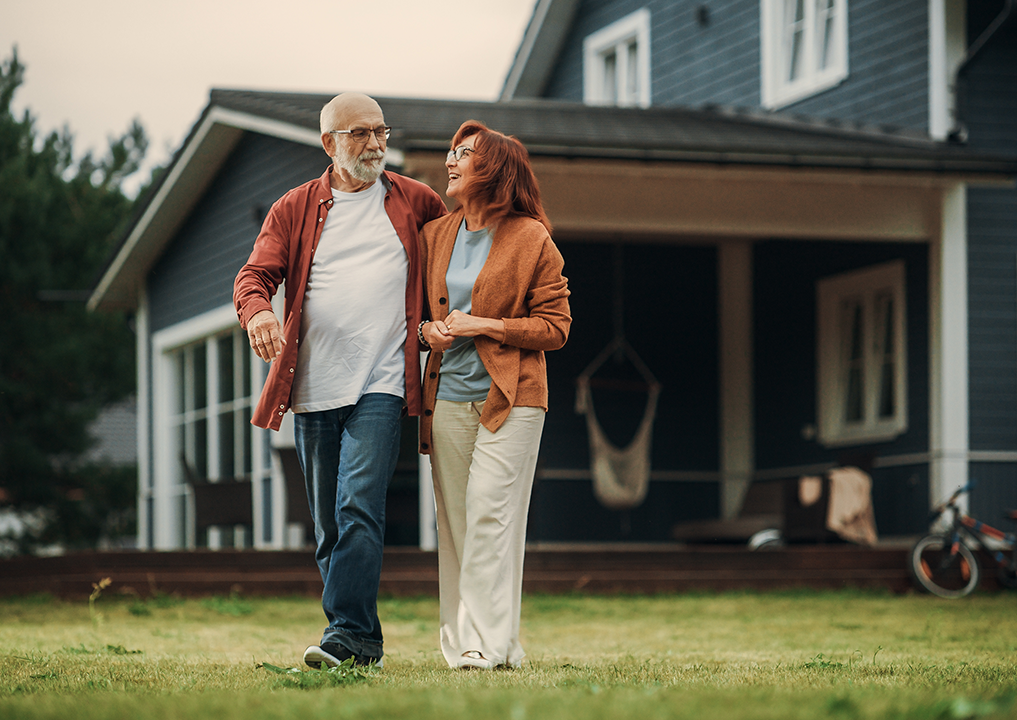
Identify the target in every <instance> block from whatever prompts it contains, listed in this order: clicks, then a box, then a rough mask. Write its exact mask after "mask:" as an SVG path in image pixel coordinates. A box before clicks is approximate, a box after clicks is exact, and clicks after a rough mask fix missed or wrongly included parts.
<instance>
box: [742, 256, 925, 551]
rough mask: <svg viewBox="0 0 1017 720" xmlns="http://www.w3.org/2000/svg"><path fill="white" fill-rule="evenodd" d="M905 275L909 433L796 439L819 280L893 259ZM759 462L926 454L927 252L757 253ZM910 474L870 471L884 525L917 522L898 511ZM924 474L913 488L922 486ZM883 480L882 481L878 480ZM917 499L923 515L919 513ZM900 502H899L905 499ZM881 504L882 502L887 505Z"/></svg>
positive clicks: (903, 528) (811, 404) (806, 411)
mask: <svg viewBox="0 0 1017 720" xmlns="http://www.w3.org/2000/svg"><path fill="white" fill-rule="evenodd" d="M896 259H903V260H904V262H905V264H906V268H907V270H906V272H907V302H908V305H907V338H908V348H907V352H908V411H909V416H908V429H907V431H906V432H905V433H904V434H902V435H901V436H900V437H898V438H897V439H895V440H893V441H891V442H884V443H878V444H867V445H859V446H853V447H837V448H825V447H823V446H822V445H820V444H819V442H818V441H816V440H807V439H805V438H803V437H802V428H803V427H805V426H806V425H815V424H816V422H817V418H816V282H817V280H819V279H820V278H824V277H828V276H830V275H836V274H838V273H842V272H846V271H849V270H853V269H858V268H863V267H867V266H870V265H875V264H877V263H882V262H887V261H890V260H896ZM755 298H756V304H755V328H756V338H755V341H756V344H755V349H756V357H755V361H756V375H755V386H756V465H757V467H758V468H760V469H761V470H767V469H774V468H783V467H793V466H797V465H808V464H813V463H842V462H851V461H853V459H854V458H858V457H859V456H861V457H865V456H871V457H873V458H879V457H887V456H892V455H899V454H904V453H923V452H926V451H927V450H928V447H929V425H928V412H929V410H928V404H929V393H928V386H929V372H928V326H929V315H928V300H927V298H928V248H927V247H926V246H925V245H918V244H876V243H834V242H817V243H804V242H800V241H790V242H787V241H771V242H763V243H760V244H758V245H757V246H756V251H755ZM915 472H919V471H917V470H913V471H910V472H909V473H902V472H898V471H891V470H889V469H882V470H878V471H876V472H874V473H873V482H874V485H875V486H876V487H874V490H873V496H874V503H875V504H876V513H877V519H880V518H881V519H882V523H881V527H880V531H881V532H884V533H889V534H901V533H905V532H915V531H917V530H919V529H920V527H914V523H915V522H916V518H915V517H912V516H911V515H909V514H907V513H902V511H900V510H899V507H903V505H901V503H904V502H905V500H906V498H909V497H911V495H912V494H913V493H914V492H917V491H913V490H912V489H911V488H912V485H910V484H908V483H911V482H912V476H913V475H914V473H915ZM922 478H924V471H921V473H920V479H919V480H918V481H915V483H916V486H920V485H922V484H923V483H924V484H925V485H924V486H925V487H927V480H926V479H922ZM884 483H889V485H888V486H883V484H884ZM919 497H920V504H919V506H918V507H919V509H920V512H919V514H922V513H924V512H925V510H924V508H927V506H928V505H927V502H926V500H925V496H919ZM902 498H903V499H902ZM881 505H883V506H885V507H883V506H881Z"/></svg>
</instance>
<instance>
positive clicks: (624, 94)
mask: <svg viewBox="0 0 1017 720" xmlns="http://www.w3.org/2000/svg"><path fill="white" fill-rule="evenodd" d="M583 83H584V88H583V100H584V102H586V103H587V104H588V105H618V106H622V107H626V106H642V107H648V106H649V105H650V11H649V10H648V9H646V8H642V9H640V10H637V11H636V12H634V13H632V14H631V15H627V16H625V17H623V18H622V19H621V20H618V21H617V22H615V23H612V24H611V25H608V26H607V27H605V28H603V29H601V30H598V31H597V32H595V33H593V34H592V35H589V36H587V38H586V40H584V41H583Z"/></svg>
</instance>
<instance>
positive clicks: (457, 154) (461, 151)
mask: <svg viewBox="0 0 1017 720" xmlns="http://www.w3.org/2000/svg"><path fill="white" fill-rule="evenodd" d="M471 152H476V150H474V149H473V148H471V147H467V146H466V145H460V146H459V147H457V148H456V149H455V150H450V151H449V154H448V155H446V156H445V162H452V159H453V158H455V161H456V162H459V161H460V160H462V159H463V158H464V157H466V153H471Z"/></svg>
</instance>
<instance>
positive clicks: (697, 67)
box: [649, 0, 760, 107]
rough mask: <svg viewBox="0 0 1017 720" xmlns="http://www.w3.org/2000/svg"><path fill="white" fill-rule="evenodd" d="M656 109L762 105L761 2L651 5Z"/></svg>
mask: <svg viewBox="0 0 1017 720" xmlns="http://www.w3.org/2000/svg"><path fill="white" fill-rule="evenodd" d="M649 7H650V8H651V24H652V30H651V37H650V43H651V47H652V71H651V75H652V78H653V98H652V99H653V104H655V105H702V104H707V103H714V104H719V105H732V106H739V107H753V106H758V105H759V85H760V80H759V78H760V65H759V63H760V59H759V2H758V1H753V0H726V1H725V2H715V3H710V4H708V5H706V4H704V7H706V8H708V13H709V15H708V20H707V22H706V24H705V25H704V24H700V22H699V20H698V18H697V15H696V9H697V8H698V7H699V4H697V3H667V2H661V3H651V4H650V5H649Z"/></svg>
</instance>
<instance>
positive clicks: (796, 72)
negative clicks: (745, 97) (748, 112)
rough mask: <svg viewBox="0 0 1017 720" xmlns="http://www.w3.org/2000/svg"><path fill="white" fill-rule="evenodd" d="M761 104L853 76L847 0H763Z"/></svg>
mask: <svg viewBox="0 0 1017 720" xmlns="http://www.w3.org/2000/svg"><path fill="white" fill-rule="evenodd" d="M760 20H761V23H760V40H761V42H760V49H761V53H762V57H761V66H762V78H761V85H762V88H761V89H762V93H761V95H762V105H763V107H765V108H770V109H774V108H779V107H783V106H785V105H789V104H791V103H793V102H796V101H798V100H801V99H803V98H806V97H809V96H810V95H815V94H816V93H818V92H821V91H823V90H827V89H829V88H831V87H834V86H835V85H837V84H838V83H840V82H841V81H842V80H844V78H846V77H847V75H848V53H847V47H848V32H847V0H760Z"/></svg>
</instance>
